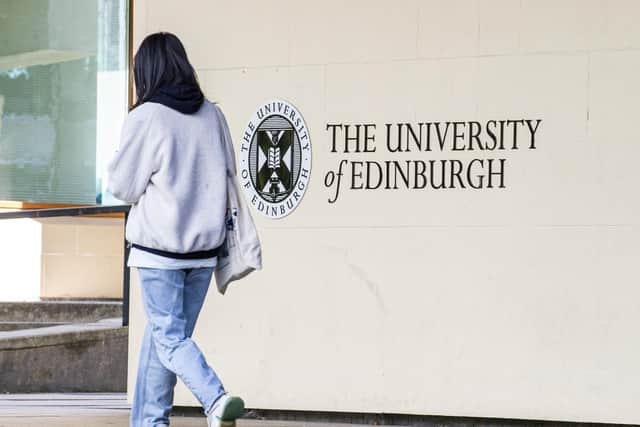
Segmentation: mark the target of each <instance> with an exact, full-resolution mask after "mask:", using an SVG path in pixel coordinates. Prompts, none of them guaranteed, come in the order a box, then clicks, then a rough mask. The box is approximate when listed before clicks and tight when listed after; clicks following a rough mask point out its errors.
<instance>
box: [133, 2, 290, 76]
mask: <svg viewBox="0 0 640 427" xmlns="http://www.w3.org/2000/svg"><path fill="white" fill-rule="evenodd" d="M290 8H291V2H290V1H288V0H278V1H275V2H274V1H272V2H256V1H254V2H249V3H247V2H237V1H232V0H219V1H207V0H195V1H191V2H190V3H189V8H188V10H191V11H197V13H188V15H185V13H186V10H185V7H184V4H183V3H180V2H175V1H171V0H158V1H154V2H153V7H147V8H146V11H145V13H146V25H147V27H146V28H145V30H146V32H149V33H151V32H156V31H171V32H173V33H175V34H176V35H177V36H178V37H180V39H181V40H182V42H183V43H184V45H185V47H186V49H187V52H188V53H189V58H190V60H191V62H192V63H193V65H194V66H195V67H196V68H208V69H219V68H237V67H247V66H259V67H262V66H273V65H287V64H288V63H289V43H290V42H289V40H290V27H291V23H292V19H291V15H289V14H288V13H287V11H288V10H289V9H290ZM183 16H184V18H183V19H176V18H177V17H183Z"/></svg>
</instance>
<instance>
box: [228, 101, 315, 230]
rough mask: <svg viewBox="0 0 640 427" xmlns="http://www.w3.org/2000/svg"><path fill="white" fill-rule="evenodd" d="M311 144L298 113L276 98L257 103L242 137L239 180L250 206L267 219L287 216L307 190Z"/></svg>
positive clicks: (290, 105) (294, 108)
mask: <svg viewBox="0 0 640 427" xmlns="http://www.w3.org/2000/svg"><path fill="white" fill-rule="evenodd" d="M310 173H311V141H310V139H309V131H308V129H307V125H306V123H305V121H304V118H303V117H302V114H300V111H299V110H298V109H297V108H296V107H294V106H293V105H292V104H291V103H289V102H287V101H283V100H280V99H276V100H272V101H268V102H265V103H263V104H261V105H260V106H259V107H258V108H257V109H256V111H255V112H254V114H253V116H252V117H251V120H249V123H248V124H247V126H246V128H245V130H244V133H243V135H242V144H241V146H240V180H241V185H242V186H243V187H244V189H245V191H246V192H247V196H248V197H249V202H250V203H251V205H253V207H254V208H255V209H256V210H257V211H258V212H260V213H261V214H263V215H265V216H266V217H268V218H274V219H275V218H282V217H285V216H287V215H289V214H290V213H291V212H292V211H293V210H294V209H295V208H296V207H297V206H298V204H299V203H300V200H301V199H302V196H303V195H304V193H305V191H306V190H307V186H308V183H309V175H310Z"/></svg>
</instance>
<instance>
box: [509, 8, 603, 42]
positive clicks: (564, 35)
mask: <svg viewBox="0 0 640 427" xmlns="http://www.w3.org/2000/svg"><path fill="white" fill-rule="evenodd" d="M598 13H599V8H598V7H597V6H596V4H595V2H594V1H592V0H587V1H585V0H561V1H557V0H523V1H522V8H521V13H520V21H519V22H520V24H519V25H520V49H521V52H527V53H529V52H557V51H577V50H579V51H583V50H586V49H588V48H589V47H590V42H591V37H592V33H591V29H592V22H593V19H594V17H595V16H597V14H598Z"/></svg>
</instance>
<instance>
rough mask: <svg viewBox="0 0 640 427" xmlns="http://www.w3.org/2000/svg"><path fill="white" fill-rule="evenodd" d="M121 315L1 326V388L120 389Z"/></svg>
mask: <svg viewBox="0 0 640 427" xmlns="http://www.w3.org/2000/svg"><path fill="white" fill-rule="evenodd" d="M127 336H128V328H127V327H123V326H122V318H111V319H104V320H100V321H97V322H88V323H76V324H65V325H56V326H47V327H41V328H34V329H23V330H14V331H4V332H0V372H1V373H2V375H0V393H36V392H44V393H48V392H123V391H126V382H127Z"/></svg>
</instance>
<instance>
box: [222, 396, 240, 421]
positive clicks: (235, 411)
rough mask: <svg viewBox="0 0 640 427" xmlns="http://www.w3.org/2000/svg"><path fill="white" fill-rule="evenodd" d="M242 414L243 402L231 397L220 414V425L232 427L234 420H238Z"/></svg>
mask: <svg viewBox="0 0 640 427" xmlns="http://www.w3.org/2000/svg"><path fill="white" fill-rule="evenodd" d="M243 413H244V401H243V400H242V399H240V398H239V397H232V398H231V399H229V401H228V402H227V404H226V405H225V407H224V409H223V410H222V414H220V422H221V423H220V424H222V425H223V426H224V427H234V425H235V423H234V421H235V419H236V418H240V417H241V416H242V414H243ZM229 423H234V424H233V425H229Z"/></svg>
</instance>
